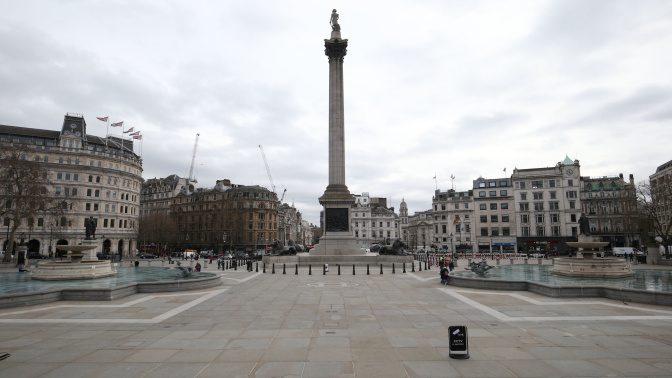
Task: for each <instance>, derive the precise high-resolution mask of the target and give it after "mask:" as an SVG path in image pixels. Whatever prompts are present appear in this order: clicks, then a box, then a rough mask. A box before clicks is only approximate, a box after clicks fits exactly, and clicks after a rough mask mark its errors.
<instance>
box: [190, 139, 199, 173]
mask: <svg viewBox="0 0 672 378" xmlns="http://www.w3.org/2000/svg"><path fill="white" fill-rule="evenodd" d="M200 135H201V134H200V133H199V134H196V141H195V142H194V153H193V154H191V168H189V181H196V178H195V177H194V162H195V161H196V147H198V137H199V136H200Z"/></svg>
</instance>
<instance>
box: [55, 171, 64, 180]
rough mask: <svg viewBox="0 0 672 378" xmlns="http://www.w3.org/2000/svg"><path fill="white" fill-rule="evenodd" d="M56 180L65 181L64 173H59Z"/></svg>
mask: <svg viewBox="0 0 672 378" xmlns="http://www.w3.org/2000/svg"><path fill="white" fill-rule="evenodd" d="M56 180H63V174H62V173H60V172H59V173H57V174H56Z"/></svg>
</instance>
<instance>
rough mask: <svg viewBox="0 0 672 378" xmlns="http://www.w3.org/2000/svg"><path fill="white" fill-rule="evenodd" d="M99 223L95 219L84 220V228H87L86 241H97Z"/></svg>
mask: <svg viewBox="0 0 672 378" xmlns="http://www.w3.org/2000/svg"><path fill="white" fill-rule="evenodd" d="M97 226H98V222H97V221H96V220H95V219H93V217H92V216H91V217H88V218H86V219H85V220H84V228H86V240H91V239H94V240H95V239H96V227H97Z"/></svg>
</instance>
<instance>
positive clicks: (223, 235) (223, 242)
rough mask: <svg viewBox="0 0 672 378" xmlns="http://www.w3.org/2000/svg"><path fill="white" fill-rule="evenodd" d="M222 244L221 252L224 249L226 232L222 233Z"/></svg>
mask: <svg viewBox="0 0 672 378" xmlns="http://www.w3.org/2000/svg"><path fill="white" fill-rule="evenodd" d="M222 244H223V247H222V252H223V251H224V249H225V248H226V232H225V233H223V234H222Z"/></svg>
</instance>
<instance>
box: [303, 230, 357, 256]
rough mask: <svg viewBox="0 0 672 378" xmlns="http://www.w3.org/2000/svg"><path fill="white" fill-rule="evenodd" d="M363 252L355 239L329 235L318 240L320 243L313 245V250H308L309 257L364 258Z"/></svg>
mask: <svg viewBox="0 0 672 378" xmlns="http://www.w3.org/2000/svg"><path fill="white" fill-rule="evenodd" d="M365 254H366V251H364V250H363V249H362V247H361V245H360V244H359V243H357V239H355V237H354V236H352V235H343V236H339V235H329V236H323V237H321V238H320V243H319V244H316V245H315V248H313V249H311V250H310V255H311V256H317V255H327V256H333V255H355V256H357V255H361V256H364V255H365Z"/></svg>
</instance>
